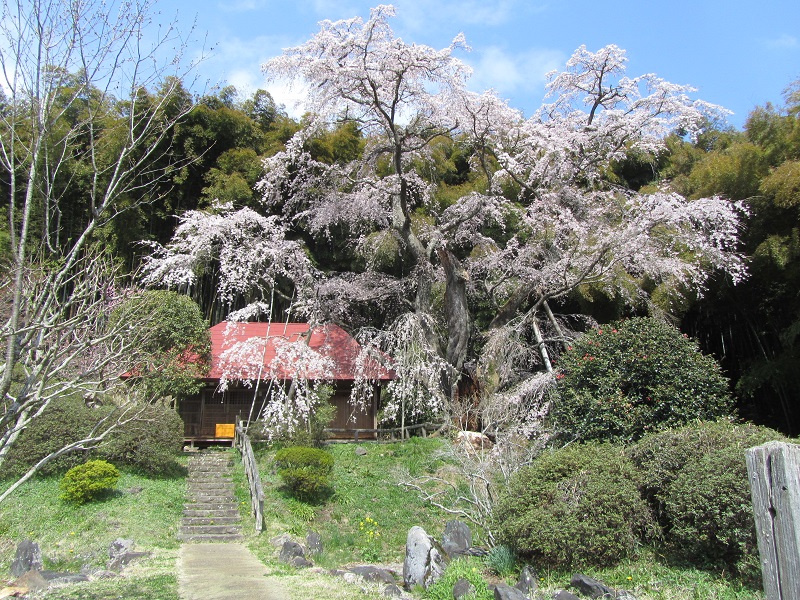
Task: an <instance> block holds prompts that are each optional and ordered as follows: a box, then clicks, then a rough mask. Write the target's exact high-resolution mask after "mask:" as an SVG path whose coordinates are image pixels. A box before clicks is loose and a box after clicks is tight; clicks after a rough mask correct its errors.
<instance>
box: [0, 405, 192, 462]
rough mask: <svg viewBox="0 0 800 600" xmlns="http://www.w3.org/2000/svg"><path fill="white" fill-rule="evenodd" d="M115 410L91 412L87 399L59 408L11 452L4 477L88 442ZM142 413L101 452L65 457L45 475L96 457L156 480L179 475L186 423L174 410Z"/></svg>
mask: <svg viewBox="0 0 800 600" xmlns="http://www.w3.org/2000/svg"><path fill="white" fill-rule="evenodd" d="M113 410H114V407H113V406H111V405H107V406H102V405H101V406H97V407H94V408H90V407H89V406H87V405H86V403H85V402H84V401H83V399H81V398H61V399H59V400H57V401H55V402H53V403H52V404H51V405H50V406H48V407H47V409H46V410H45V411H44V412H43V413H42V414H41V415H40V416H39V417H37V418H36V419H34V420H33V421H31V423H30V424H29V425H28V427H27V428H26V429H25V430H24V431H23V432H22V433H21V434H20V437H19V439H18V440H17V443H15V444H14V445H13V446H12V447H11V449H10V451H9V454H8V458H7V462H6V464H5V465H4V468H3V470H4V472H5V473H7V474H9V475H11V476H14V477H19V476H20V475H22V474H23V473H25V472H26V471H27V470H28V469H30V468H31V467H32V466H33V465H35V464H36V463H37V462H39V461H40V460H41V459H43V458H44V457H45V456H48V455H49V454H51V453H53V452H56V451H57V450H60V449H61V448H62V447H64V446H65V445H66V444H68V443H70V442H74V441H77V440H80V439H83V438H85V437H87V436H88V435H89V434H90V433H91V432H92V430H93V429H94V428H95V426H96V425H97V424H98V423H99V422H100V421H101V420H102V419H104V418H106V417H108V416H109V414H110V413H111V412H112V411H113ZM140 410H141V412H140V413H139V414H138V415H137V416H136V419H133V420H130V421H128V422H126V423H123V424H121V425H120V426H119V427H117V428H116V429H115V430H114V431H113V432H111V433H110V434H109V436H108V437H106V439H105V441H104V442H103V444H102V445H101V446H100V447H99V448H97V449H95V450H92V451H86V450H75V451H73V452H70V453H67V454H63V455H61V456H59V457H57V458H55V459H53V460H51V461H49V462H48V463H46V464H45V465H44V466H43V467H42V468H41V469H40V471H39V472H40V473H41V474H43V475H48V474H52V473H62V472H64V471H66V470H67V469H69V468H70V467H73V466H75V465H78V464H81V463H83V462H85V461H86V459H87V458H88V457H90V456H91V457H95V458H102V459H105V460H109V461H112V462H114V463H115V464H117V465H128V466H132V467H135V468H137V469H139V470H141V471H143V472H147V473H151V474H160V475H163V474H169V473H172V472H174V471H175V468H176V463H175V458H176V456H177V454H178V453H179V452H180V450H181V448H182V446H183V421H181V418H180V417H179V416H178V414H177V413H176V412H175V411H174V410H172V409H170V408H166V407H163V406H143V407H141V409H140ZM113 417H114V415H112V418H113Z"/></svg>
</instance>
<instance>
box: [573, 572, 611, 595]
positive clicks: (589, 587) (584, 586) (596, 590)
mask: <svg viewBox="0 0 800 600" xmlns="http://www.w3.org/2000/svg"><path fill="white" fill-rule="evenodd" d="M569 584H570V585H571V586H572V587H574V588H575V589H576V590H578V591H579V592H580V593H581V594H583V595H584V596H589V597H590V598H615V597H616V596H617V592H616V590H613V589H611V588H610V587H608V586H607V585H605V584H603V583H601V582H599V581H598V580H597V579H592V578H591V577H587V576H586V575H581V574H580V573H575V574H574V575H573V576H572V579H570V582H569Z"/></svg>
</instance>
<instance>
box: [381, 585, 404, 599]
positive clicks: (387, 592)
mask: <svg viewBox="0 0 800 600" xmlns="http://www.w3.org/2000/svg"><path fill="white" fill-rule="evenodd" d="M383 595H384V596H387V597H388V598H402V597H403V590H401V589H400V588H399V587H398V586H397V584H396V583H390V584H389V585H387V586H386V587H385V588H383Z"/></svg>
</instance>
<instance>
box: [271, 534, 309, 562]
mask: <svg viewBox="0 0 800 600" xmlns="http://www.w3.org/2000/svg"><path fill="white" fill-rule="evenodd" d="M278 559H279V560H280V561H281V562H284V563H286V564H288V565H293V566H295V567H298V566H309V565H306V564H304V561H306V552H305V550H303V547H302V546H301V545H300V544H298V543H297V542H294V541H292V540H287V541H285V542H284V543H283V546H281V551H280V554H278ZM306 562H307V561H306Z"/></svg>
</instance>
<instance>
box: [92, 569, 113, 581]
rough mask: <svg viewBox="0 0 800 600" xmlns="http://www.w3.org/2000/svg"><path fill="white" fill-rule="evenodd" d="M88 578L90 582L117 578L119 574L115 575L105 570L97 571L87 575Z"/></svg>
mask: <svg viewBox="0 0 800 600" xmlns="http://www.w3.org/2000/svg"><path fill="white" fill-rule="evenodd" d="M88 577H89V579H90V580H92V579H113V578H114V577H119V573H115V572H114V571H107V570H106V569H97V570H96V571H92V572H91V573H88Z"/></svg>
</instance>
